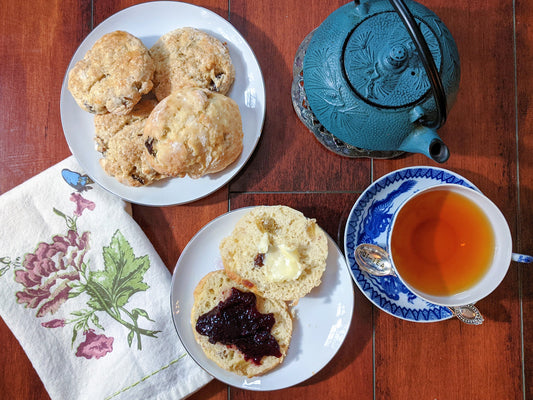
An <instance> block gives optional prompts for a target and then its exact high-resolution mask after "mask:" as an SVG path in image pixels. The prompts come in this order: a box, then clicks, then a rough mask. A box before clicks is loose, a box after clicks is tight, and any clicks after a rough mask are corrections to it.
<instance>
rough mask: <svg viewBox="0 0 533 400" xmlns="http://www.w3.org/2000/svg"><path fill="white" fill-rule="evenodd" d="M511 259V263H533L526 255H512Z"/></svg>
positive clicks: (532, 259)
mask: <svg viewBox="0 0 533 400" xmlns="http://www.w3.org/2000/svg"><path fill="white" fill-rule="evenodd" d="M511 259H512V260H513V261H516V262H519V263H525V264H529V263H531V262H533V257H531V256H528V255H527V254H518V253H513V254H512V255H511Z"/></svg>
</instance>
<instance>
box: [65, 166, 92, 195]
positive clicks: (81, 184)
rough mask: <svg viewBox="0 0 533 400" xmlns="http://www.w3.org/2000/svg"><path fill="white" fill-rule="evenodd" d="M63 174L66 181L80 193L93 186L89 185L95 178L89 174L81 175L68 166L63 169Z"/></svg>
mask: <svg viewBox="0 0 533 400" xmlns="http://www.w3.org/2000/svg"><path fill="white" fill-rule="evenodd" d="M61 176H63V179H64V180H65V182H67V183H68V184H69V185H70V186H72V187H73V188H74V189H76V191H78V192H80V193H81V192H83V191H85V190H89V189H92V187H91V186H89V185H90V184H92V183H94V182H93V180H92V179H91V178H89V177H88V176H87V175H81V174H79V173H78V172H74V171H71V170H69V169H66V168H65V169H63V170H62V171H61Z"/></svg>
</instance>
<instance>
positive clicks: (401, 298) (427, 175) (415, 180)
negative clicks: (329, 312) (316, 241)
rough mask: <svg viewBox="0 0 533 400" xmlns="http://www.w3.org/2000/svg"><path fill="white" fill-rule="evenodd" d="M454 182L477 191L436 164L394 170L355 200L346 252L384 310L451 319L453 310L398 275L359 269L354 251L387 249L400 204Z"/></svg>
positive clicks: (420, 318) (362, 285)
mask: <svg viewBox="0 0 533 400" xmlns="http://www.w3.org/2000/svg"><path fill="white" fill-rule="evenodd" d="M447 183H454V184H457V185H463V186H466V187H470V188H473V189H475V190H478V189H477V188H476V187H475V186H474V185H473V184H472V183H471V182H469V181H468V180H467V179H465V178H463V177H462V176H460V175H458V174H456V173H454V172H451V171H448V170H445V169H442V168H434V167H409V168H404V169H400V170H397V171H394V172H391V173H389V174H387V175H385V176H383V177H381V178H380V179H378V180H377V181H375V182H374V183H373V184H372V185H370V186H369V187H368V188H367V189H366V190H365V191H364V192H363V193H362V194H361V196H359V198H358V199H357V201H356V202H355V204H354V206H353V208H352V210H351V212H350V215H349V217H348V221H347V222H346V228H345V235H344V254H345V255H346V261H347V263H348V266H349V268H350V272H351V274H352V278H353V280H354V281H355V283H356V285H357V286H358V287H359V289H360V290H361V291H362V292H363V294H364V295H365V296H366V297H367V298H368V299H369V300H370V301H371V302H372V303H374V305H376V306H377V307H378V308H380V309H381V310H383V311H385V312H387V313H389V314H391V315H393V316H395V317H398V318H401V319H405V320H409V321H414V322H436V321H441V320H445V319H449V318H451V317H452V316H453V314H452V312H451V311H450V310H449V309H448V308H447V307H443V306H438V305H435V304H431V303H428V302H427V301H425V300H423V299H421V298H420V297H418V296H417V295H415V294H414V293H413V292H411V291H410V290H409V289H407V287H406V286H405V285H404V284H403V283H402V282H401V281H400V280H399V279H398V278H397V277H395V276H390V275H389V276H383V277H379V276H372V275H370V274H368V273H367V272H365V271H363V270H361V269H359V266H358V265H357V263H356V261H355V255H354V250H355V248H356V247H357V245H359V244H361V243H371V244H376V245H378V246H381V247H383V248H387V242H388V237H389V234H390V223H391V221H392V217H393V215H394V213H395V212H396V210H397V209H398V207H399V206H400V205H401V204H402V203H403V202H404V201H405V200H406V199H407V198H408V197H409V196H410V195H411V194H413V193H416V192H417V191H419V190H420V189H423V188H426V187H430V186H436V185H441V184H447Z"/></svg>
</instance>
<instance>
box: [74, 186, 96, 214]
mask: <svg viewBox="0 0 533 400" xmlns="http://www.w3.org/2000/svg"><path fill="white" fill-rule="evenodd" d="M70 201H73V202H74V203H76V211H74V215H77V216H78V217H80V216H81V214H82V213H83V210H85V209H86V208H88V209H89V210H91V211H92V210H94V207H95V204H94V203H93V202H92V201H90V200H87V199H86V198H84V197H83V196H82V195H81V194H79V193H76V192H74V193H72V194H71V195H70Z"/></svg>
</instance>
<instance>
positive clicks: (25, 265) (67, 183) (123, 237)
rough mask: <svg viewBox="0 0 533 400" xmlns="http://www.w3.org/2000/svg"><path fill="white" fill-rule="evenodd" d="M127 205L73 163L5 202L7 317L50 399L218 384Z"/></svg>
mask: <svg viewBox="0 0 533 400" xmlns="http://www.w3.org/2000/svg"><path fill="white" fill-rule="evenodd" d="M130 211H131V210H130V206H129V204H128V203H126V202H124V201H122V200H121V199H119V198H117V197H115V196H114V195H112V194H110V193H108V192H106V191H105V190H103V189H101V188H99V187H98V186H97V185H96V184H95V183H92V182H91V181H90V179H88V178H87V177H86V176H84V175H83V172H81V171H80V167H79V165H78V164H77V162H76V161H75V160H74V158H73V157H69V158H67V159H66V160H64V161H62V162H60V163H59V164H57V165H55V166H53V167H51V168H49V169H48V170H46V171H44V172H42V173H40V174H39V175H37V176H35V177H33V178H32V179H30V180H28V181H27V182H25V183H23V184H22V185H20V186H18V187H16V188H14V189H13V190H11V191H9V192H7V193H5V194H3V195H2V196H0V315H1V316H2V318H3V319H4V321H5V322H6V324H7V325H8V326H9V328H10V329H11V331H12V332H13V334H14V335H15V336H16V337H17V339H18V340H19V342H20V344H21V345H22V347H23V348H24V350H25V352H26V354H27V355H28V357H29V359H30V360H31V362H32V364H33V366H34V368H35V370H36V371H37V373H38V374H39V376H40V377H41V379H42V381H43V383H44V386H45V387H46V390H47V391H48V393H49V395H50V397H51V398H52V399H54V400H55V399H179V398H183V397H186V396H188V395H189V394H191V393H193V392H194V391H196V390H197V389H199V388H200V387H202V386H203V385H205V384H206V383H207V382H209V381H210V380H211V379H212V378H211V376H210V375H208V374H207V373H206V372H204V371H203V370H202V369H201V368H200V367H199V366H198V365H197V364H196V363H195V362H194V361H193V360H192V359H191V357H190V356H189V355H188V354H187V353H186V351H185V350H184V348H183V346H182V344H181V342H180V341H179V338H178V336H177V334H176V331H175V329H174V326H173V322H172V316H171V310H170V281H171V277H170V273H169V272H168V270H167V268H166V267H165V265H164V264H163V262H162V261H161V259H160V258H159V256H158V254H157V253H156V252H155V250H154V248H153V247H152V245H151V243H150V242H149V240H148V239H147V238H146V236H145V235H144V233H143V232H142V230H141V229H140V228H139V226H138V225H137V224H136V223H135V221H134V220H133V218H132V217H131V213H130Z"/></svg>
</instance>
